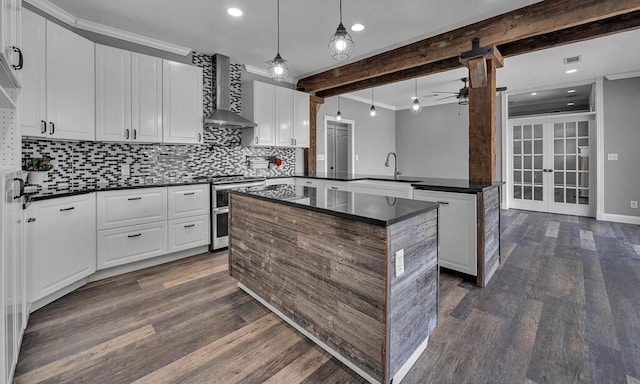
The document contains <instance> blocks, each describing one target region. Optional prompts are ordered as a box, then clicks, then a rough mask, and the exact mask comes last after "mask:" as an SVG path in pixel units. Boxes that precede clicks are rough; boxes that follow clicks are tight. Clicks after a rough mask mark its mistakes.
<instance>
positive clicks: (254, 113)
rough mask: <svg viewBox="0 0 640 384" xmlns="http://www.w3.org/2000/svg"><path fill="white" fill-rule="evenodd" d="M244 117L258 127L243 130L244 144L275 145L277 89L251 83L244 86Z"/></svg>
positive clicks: (255, 82) (254, 82) (259, 83)
mask: <svg viewBox="0 0 640 384" xmlns="http://www.w3.org/2000/svg"><path fill="white" fill-rule="evenodd" d="M242 105H243V107H242V115H243V116H244V117H246V118H247V119H249V120H251V121H253V122H254V123H256V124H257V125H258V126H257V127H255V128H245V129H243V130H242V144H243V145H252V146H267V147H272V146H274V145H275V141H276V137H275V108H276V107H275V105H276V102H275V87H274V86H273V85H271V84H266V83H261V82H259V81H251V82H246V83H243V84H242Z"/></svg>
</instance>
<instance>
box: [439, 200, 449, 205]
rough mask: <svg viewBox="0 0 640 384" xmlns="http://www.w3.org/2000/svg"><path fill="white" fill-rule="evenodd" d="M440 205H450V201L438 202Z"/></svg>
mask: <svg viewBox="0 0 640 384" xmlns="http://www.w3.org/2000/svg"><path fill="white" fill-rule="evenodd" d="M437 203H438V204H442V205H449V202H448V201H437Z"/></svg>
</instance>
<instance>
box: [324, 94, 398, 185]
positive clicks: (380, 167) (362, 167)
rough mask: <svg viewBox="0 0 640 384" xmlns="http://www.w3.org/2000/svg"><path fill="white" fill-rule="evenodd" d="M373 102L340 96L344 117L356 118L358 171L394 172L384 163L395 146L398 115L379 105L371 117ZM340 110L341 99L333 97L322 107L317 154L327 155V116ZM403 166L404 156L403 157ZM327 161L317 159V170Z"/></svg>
mask: <svg viewBox="0 0 640 384" xmlns="http://www.w3.org/2000/svg"><path fill="white" fill-rule="evenodd" d="M370 108H371V104H367V103H361V102H359V101H354V100H350V99H346V98H344V97H341V98H340V112H341V113H342V117H343V118H345V119H349V120H354V121H355V153H356V155H357V156H358V160H357V161H356V166H355V173H357V174H368V175H393V165H392V166H391V167H385V166H384V160H385V158H386V156H387V153H388V152H390V151H395V149H396V134H395V130H396V115H395V112H394V111H391V110H388V109H384V108H381V107H378V106H376V109H377V111H378V116H377V117H376V118H375V119H371V118H369V109H370ZM337 111H338V98H337V97H331V98H327V99H325V101H324V104H322V106H321V107H320V110H319V112H318V120H317V146H318V152H317V154H318V155H325V153H324V147H325V137H324V135H323V132H324V129H323V127H324V116H325V115H330V116H333V117H335V114H336V112H337ZM400 161H401V162H400V165H401V166H402V158H401V157H400ZM324 166H325V165H324V160H318V161H317V163H316V167H317V168H316V169H317V170H318V172H321V171H322V170H323V169H324Z"/></svg>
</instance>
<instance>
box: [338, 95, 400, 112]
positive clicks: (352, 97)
mask: <svg viewBox="0 0 640 384" xmlns="http://www.w3.org/2000/svg"><path fill="white" fill-rule="evenodd" d="M334 97H335V96H334ZM340 97H342V98H345V99H350V100H353V101H358V102H361V103H364V104H371V99H367V98H366V97H360V96H356V95H351V94H348V93H345V94H344V95H340ZM373 105H375V106H376V107H380V108H384V109H389V110H391V111H397V110H398V109H399V108H396V107H394V106H393V105H389V104H385V103H380V102H378V101H375V102H374V103H373Z"/></svg>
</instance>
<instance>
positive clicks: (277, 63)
mask: <svg viewBox="0 0 640 384" xmlns="http://www.w3.org/2000/svg"><path fill="white" fill-rule="evenodd" d="M277 7H278V8H277V9H278V53H277V54H276V57H274V58H273V60H270V61H267V64H269V76H270V77H271V80H273V81H284V79H286V78H287V75H288V74H289V68H288V67H287V61H286V60H285V59H283V58H282V56H280V0H278V3H277Z"/></svg>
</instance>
